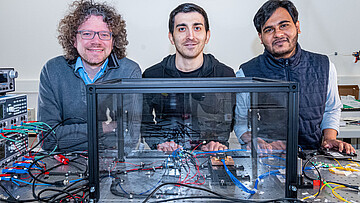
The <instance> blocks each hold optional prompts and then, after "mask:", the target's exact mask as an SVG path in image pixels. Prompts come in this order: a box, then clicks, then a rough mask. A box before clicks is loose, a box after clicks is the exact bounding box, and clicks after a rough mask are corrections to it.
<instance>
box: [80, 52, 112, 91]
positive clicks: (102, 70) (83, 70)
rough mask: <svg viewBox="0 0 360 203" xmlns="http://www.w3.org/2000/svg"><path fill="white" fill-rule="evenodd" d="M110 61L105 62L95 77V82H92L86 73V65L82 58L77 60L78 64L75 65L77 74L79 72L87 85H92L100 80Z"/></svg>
mask: <svg viewBox="0 0 360 203" xmlns="http://www.w3.org/2000/svg"><path fill="white" fill-rule="evenodd" d="M108 61H109V59H106V60H105V62H104V63H103V65H102V66H101V68H100V70H99V72H97V73H96V75H95V77H94V79H93V80H91V79H90V78H89V75H88V73H87V72H86V70H85V68H84V64H83V62H82V60H81V57H78V58H77V60H76V64H75V70H74V71H75V72H76V71H78V72H79V75H80V77H81V78H82V79H83V80H84V82H85V84H86V85H87V84H91V83H94V82H95V81H96V80H97V79H99V78H100V77H101V76H102V75H103V74H104V72H105V68H106V66H107V63H108Z"/></svg>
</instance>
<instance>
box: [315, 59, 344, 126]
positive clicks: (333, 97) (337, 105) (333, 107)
mask: <svg viewBox="0 0 360 203" xmlns="http://www.w3.org/2000/svg"><path fill="white" fill-rule="evenodd" d="M329 64H330V67H329V82H328V90H327V96H326V103H325V113H324V116H323V120H322V121H321V125H320V127H321V130H324V129H329V128H330V129H334V130H336V131H338V132H339V123H340V115H341V106H342V104H341V101H340V97H339V91H338V85H337V73H336V69H335V65H334V64H333V63H332V62H331V61H330V62H329Z"/></svg>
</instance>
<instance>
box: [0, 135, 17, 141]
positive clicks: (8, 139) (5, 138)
mask: <svg viewBox="0 0 360 203" xmlns="http://www.w3.org/2000/svg"><path fill="white" fill-rule="evenodd" d="M0 136H1V137H2V138H4V139H5V140H10V141H12V142H21V141H22V140H13V139H10V138H7V137H4V136H2V135H1V134H0Z"/></svg>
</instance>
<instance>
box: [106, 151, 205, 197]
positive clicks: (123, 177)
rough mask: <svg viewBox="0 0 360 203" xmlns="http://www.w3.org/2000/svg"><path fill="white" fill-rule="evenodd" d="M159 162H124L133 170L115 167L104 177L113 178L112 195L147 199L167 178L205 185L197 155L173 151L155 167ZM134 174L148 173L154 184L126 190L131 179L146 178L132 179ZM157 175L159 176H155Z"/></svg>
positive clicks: (179, 181) (136, 175) (134, 176)
mask: <svg viewBox="0 0 360 203" xmlns="http://www.w3.org/2000/svg"><path fill="white" fill-rule="evenodd" d="M160 161H161V160H160ZM158 162H159V161H157V162H152V163H140V164H134V163H129V162H122V163H121V164H125V166H126V165H131V167H132V168H129V167H123V168H124V169H122V170H113V169H114V168H115V166H113V167H112V168H113V169H112V170H111V171H110V173H109V175H104V176H103V177H111V178H112V183H111V186H110V191H111V192H112V194H114V195H116V196H121V197H126V198H144V197H146V195H148V193H150V192H151V191H152V190H153V189H154V188H155V187H156V186H157V185H159V184H160V183H161V181H162V180H163V179H164V177H167V178H168V179H169V178H170V179H171V181H174V180H177V182H178V183H181V184H187V185H190V184H193V185H202V184H204V183H205V177H204V175H203V174H202V173H201V172H200V167H199V166H200V162H199V160H198V159H197V158H196V156H195V155H193V154H192V153H190V152H188V151H183V150H180V149H177V150H175V151H173V152H172V153H171V154H170V155H169V156H168V157H167V158H166V159H165V160H163V161H161V164H160V165H154V164H155V163H158ZM115 164H116V163H115ZM115 164H114V165H115ZM133 166H135V167H133ZM133 172H138V173H147V175H148V176H153V178H154V179H151V181H150V180H148V181H149V182H152V183H153V184H149V185H146V184H145V186H143V187H142V186H140V184H138V185H137V189H136V190H137V191H134V190H133V191H128V189H126V188H125V187H124V186H125V185H131V184H127V182H126V181H132V180H131V179H136V177H144V174H142V175H139V174H135V175H133V177H132V178H131V174H133ZM130 173H131V174H130ZM155 173H157V174H158V175H155ZM132 183H133V182H132ZM154 183H155V184H154ZM139 188H140V189H139ZM139 190H141V191H139ZM174 194H176V193H174Z"/></svg>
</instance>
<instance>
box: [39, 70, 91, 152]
mask: <svg viewBox="0 0 360 203" xmlns="http://www.w3.org/2000/svg"><path fill="white" fill-rule="evenodd" d="M55 84H56V82H54V80H52V79H51V73H49V72H48V68H47V65H45V66H44V68H43V69H42V71H41V75H40V84H39V97H38V120H39V121H41V122H44V123H46V124H48V125H49V126H51V127H52V128H54V127H55V126H56V125H58V126H57V127H56V129H54V130H53V131H52V132H49V133H44V134H41V135H39V137H38V138H39V139H42V138H43V136H45V135H46V134H48V136H47V137H46V138H45V139H44V142H43V143H42V144H41V145H42V146H41V147H42V148H43V149H44V150H47V151H52V150H57V151H73V150H87V146H88V144H87V124H86V119H85V118H75V117H74V118H64V117H63V111H62V105H61V100H60V98H59V97H60V96H61V95H57V94H55V90H56V91H58V90H59V88H58V87H56V85H55ZM54 88H55V89H54ZM64 94H65V93H64ZM61 122H63V123H62V124H60V123H61Z"/></svg>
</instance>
